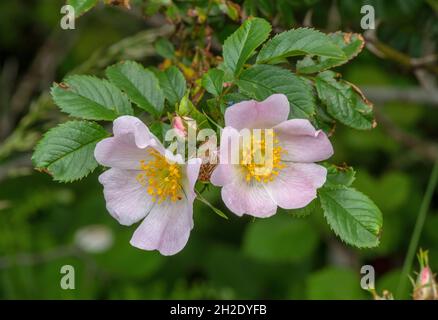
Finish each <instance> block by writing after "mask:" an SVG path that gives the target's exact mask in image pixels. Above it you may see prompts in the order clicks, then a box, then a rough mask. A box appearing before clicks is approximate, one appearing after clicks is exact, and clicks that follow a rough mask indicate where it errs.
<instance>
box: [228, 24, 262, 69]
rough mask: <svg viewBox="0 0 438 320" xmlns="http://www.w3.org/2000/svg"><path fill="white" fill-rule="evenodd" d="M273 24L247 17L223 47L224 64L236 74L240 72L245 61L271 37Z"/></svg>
mask: <svg viewBox="0 0 438 320" xmlns="http://www.w3.org/2000/svg"><path fill="white" fill-rule="evenodd" d="M270 32H271V25H270V24H269V22H267V21H266V20H264V19H261V18H250V19H247V20H246V21H245V22H244V23H243V24H242V25H241V26H240V28H239V29H237V31H236V32H234V33H233V34H232V35H231V36H229V37H228V38H227V39H226V40H225V42H224V47H223V55H224V65H225V66H226V67H227V68H228V69H230V70H231V71H232V72H233V73H234V74H235V75H237V74H239V72H240V71H241V69H242V68H243V65H244V64H245V62H246V61H247V60H248V59H249V58H250V57H251V56H252V55H253V54H254V50H255V49H257V48H258V47H259V46H260V45H261V44H262V43H263V42H265V40H266V39H267V38H268V37H269V33H270Z"/></svg>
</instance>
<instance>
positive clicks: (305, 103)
mask: <svg viewBox="0 0 438 320" xmlns="http://www.w3.org/2000/svg"><path fill="white" fill-rule="evenodd" d="M237 85H238V86H239V89H240V90H241V91H242V92H243V93H245V94H247V95H250V96H251V97H253V98H255V99H257V100H263V99H266V98H267V97H269V96H270V95H272V94H274V93H283V94H285V95H286V96H287V98H288V100H289V102H290V104H291V116H292V117H296V118H309V117H311V116H312V115H313V114H314V112H315V97H314V94H313V89H312V86H311V84H310V83H308V82H307V81H306V80H305V79H303V78H301V77H299V76H297V75H295V74H293V73H292V72H290V71H289V70H286V69H283V68H280V67H278V66H271V65H255V66H254V67H252V68H249V69H247V70H245V71H244V72H242V74H241V76H240V78H239V80H238V81H237Z"/></svg>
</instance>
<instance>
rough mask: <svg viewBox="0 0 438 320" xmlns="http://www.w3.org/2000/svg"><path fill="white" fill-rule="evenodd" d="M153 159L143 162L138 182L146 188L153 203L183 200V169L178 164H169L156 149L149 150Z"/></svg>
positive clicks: (141, 162)
mask: <svg viewBox="0 0 438 320" xmlns="http://www.w3.org/2000/svg"><path fill="white" fill-rule="evenodd" d="M149 154H150V155H151V156H152V159H150V160H149V161H145V160H141V161H140V168H141V171H142V172H141V173H139V174H138V175H137V181H138V182H139V183H140V184H141V185H143V186H144V187H146V190H147V192H148V193H149V194H150V195H151V196H152V200H153V201H157V200H158V203H162V202H163V201H164V200H166V199H170V200H171V201H172V202H176V201H177V200H181V199H182V192H183V191H182V187H181V183H180V181H181V169H180V166H179V165H178V164H177V163H174V164H173V163H169V162H168V161H167V160H166V158H165V157H164V156H163V155H161V154H160V153H159V152H158V151H156V150H154V149H149Z"/></svg>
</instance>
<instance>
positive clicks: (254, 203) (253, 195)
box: [221, 177, 277, 218]
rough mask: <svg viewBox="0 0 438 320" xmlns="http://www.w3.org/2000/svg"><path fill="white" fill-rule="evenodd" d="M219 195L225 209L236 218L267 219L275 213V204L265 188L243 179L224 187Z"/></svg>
mask: <svg viewBox="0 0 438 320" xmlns="http://www.w3.org/2000/svg"><path fill="white" fill-rule="evenodd" d="M221 194H222V200H223V201H224V203H225V205H226V206H227V208H228V209H230V211H231V212H233V213H235V214H236V215H238V216H242V215H243V214H248V215H251V216H254V217H258V218H267V217H270V216H272V215H274V214H275V213H276V212H277V204H276V203H275V202H274V201H273V199H272V197H271V196H270V195H269V193H268V191H267V190H266V188H265V186H264V185H263V184H260V183H251V184H248V183H247V182H246V181H245V180H244V179H243V177H242V179H239V180H238V181H235V182H233V183H230V184H227V185H225V186H224V187H223V188H222V190H221Z"/></svg>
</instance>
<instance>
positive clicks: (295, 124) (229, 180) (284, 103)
mask: <svg viewBox="0 0 438 320" xmlns="http://www.w3.org/2000/svg"><path fill="white" fill-rule="evenodd" d="M289 108H290V106H289V102H288V100H287V98H286V96H285V95H283V94H273V95H271V96H270V97H268V98H267V99H266V100H264V101H262V102H257V101H254V100H250V101H243V102H240V103H237V104H234V105H232V106H231V107H229V108H228V109H227V110H226V111H225V126H226V127H225V128H224V130H223V131H222V134H221V145H220V158H221V159H220V163H219V165H218V166H217V167H216V169H215V170H214V172H213V174H212V176H211V182H212V183H213V184H214V185H216V186H221V187H222V190H221V194H222V200H223V201H224V203H225V204H226V206H227V207H228V208H229V209H230V210H231V211H232V212H234V213H235V214H237V215H238V216H241V215H243V214H248V215H252V216H255V217H269V216H272V215H274V214H275V213H276V211H277V206H279V207H281V208H284V209H297V208H302V207H305V206H306V205H308V204H309V203H310V202H311V201H312V200H313V199H314V198H316V190H317V189H318V188H320V187H321V186H322V185H323V184H324V183H325V180H326V175H327V170H326V169H325V168H324V167H323V166H320V165H318V164H315V163H314V162H318V161H322V160H325V159H327V158H329V157H330V156H332V154H333V147H332V145H331V143H330V141H329V139H328V138H327V136H326V135H325V133H324V132H322V131H321V130H315V128H314V127H313V126H312V124H311V123H310V122H309V121H308V120H305V119H291V120H288V116H289ZM242 129H272V130H268V131H266V132H269V131H270V132H271V135H273V138H272V140H273V143H272V150H273V152H272V156H271V162H270V165H269V166H264V165H263V164H262V165H260V164H254V163H251V161H247V162H246V163H244V164H242V162H240V164H231V163H230V162H229V159H224V157H223V155H224V154H230V153H232V151H230V145H231V144H230V141H231V139H232V138H233V137H234V138H236V136H238V137H237V139H240V138H241V136H239V130H242ZM268 134H269V133H266V134H265V135H268ZM251 139H253V138H251ZM264 139H265V138H264V137H262V143H261V145H264V143H263V142H264ZM239 153H240V159H242V158H245V157H246V158H248V156H249V157H251V156H252V154H251V152H248V151H247V150H245V149H241V150H239ZM257 163H258V162H257Z"/></svg>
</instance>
